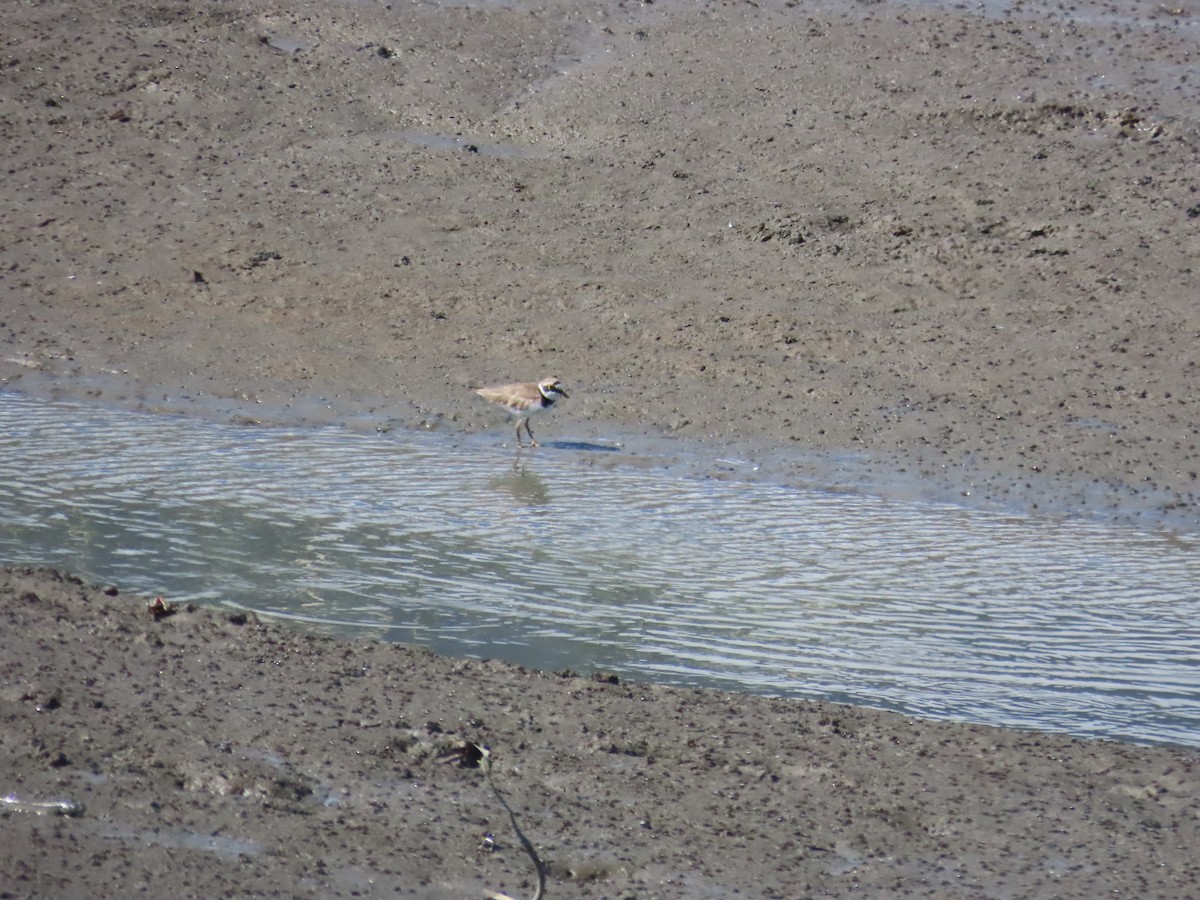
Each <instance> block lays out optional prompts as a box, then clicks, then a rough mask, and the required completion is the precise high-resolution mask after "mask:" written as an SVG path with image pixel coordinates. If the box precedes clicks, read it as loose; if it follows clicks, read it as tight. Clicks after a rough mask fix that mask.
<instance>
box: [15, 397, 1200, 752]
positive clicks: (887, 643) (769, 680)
mask: <svg viewBox="0 0 1200 900" xmlns="http://www.w3.org/2000/svg"><path fill="white" fill-rule="evenodd" d="M405 441H406V442H405V443H401V442H399V441H397V440H396V439H395V438H394V437H373V436H364V435H360V434H354V433H347V432H344V431H340V430H337V429H327V430H314V431H305V430H289V429H279V428H274V429H265V428H248V427H232V426H223V425H217V424H212V423H208V422H203V421H193V420H188V419H182V418H171V417H153V416H146V415H136V414H131V413H127V412H121V411H115V410H106V409H100V408H92V407H88V406H84V405H74V404H56V403H42V402H34V401H30V400H28V399H25V398H22V397H20V396H18V395H12V394H2V393H0V485H3V490H2V491H0V517H2V521H3V523H4V526H3V530H2V531H0V556H3V557H5V558H7V559H8V560H10V561H13V562H31V563H48V564H52V565H57V566H60V567H63V568H67V569H71V570H74V571H77V572H80V573H82V574H86V575H90V576H91V577H94V578H98V579H102V580H109V581H114V582H118V583H120V584H122V585H123V586H125V587H127V588H130V589H136V590H140V591H146V592H150V593H161V594H164V595H166V596H169V597H171V598H172V599H176V600H196V601H202V602H216V603H223V604H229V605H234V606H244V607H250V608H253V609H256V610H258V611H260V612H262V613H264V614H271V615H276V616H281V617H287V618H291V619H295V620H297V621H303V622H306V623H310V624H311V625H312V626H314V627H319V628H321V629H323V630H327V631H332V632H337V633H341V634H345V633H367V634H374V635H377V636H381V637H384V638H386V639H389V640H401V641H407V642H413V643H421V644H425V645H428V646H431V647H433V648H434V649H436V650H439V651H441V652H446V653H455V654H467V655H475V656H497V657H503V658H507V659H510V660H512V661H514V662H519V663H523V664H526V665H530V666H534V667H537V668H543V669H560V668H568V667H569V668H575V669H590V668H602V669H611V670H615V671H618V672H621V673H624V674H625V675H627V676H631V677H642V678H651V679H657V680H663V681H671V682H679V683H687V684H705V685H712V686H719V687H726V688H733V689H741V690H754V691H764V692H771V693H778V694H784V695H791V696H813V697H827V698H830V699H835V700H839V701H847V702H854V703H863V704H869V705H873V706H881V707H886V708H891V709H896V710H901V711H904V712H908V713H911V714H914V715H924V716H936V717H948V718H960V719H969V720H972V721H980V722H987V723H992V724H1001V725H1012V726H1021V727H1030V728H1038V729H1050V730H1061V731H1068V732H1073V733H1076V734H1082V735H1090V736H1103V737H1112V738H1120V739H1128V740H1137V741H1161V742H1169V743H1181V744H1191V745H1200V653H1198V649H1197V648H1198V647H1200V628H1198V626H1197V625H1196V622H1197V621H1200V592H1198V590H1197V587H1196V586H1197V585H1198V584H1200V554H1197V552H1196V549H1197V547H1196V543H1197V541H1196V539H1195V537H1189V536H1184V537H1179V536H1173V537H1168V536H1165V535H1159V534H1154V533H1146V532H1139V531H1135V530H1130V529H1120V528H1111V527H1106V526H1103V525H1100V524H1096V523H1080V522H1071V523H1062V522H1054V521H1048V520H1040V519H1035V518H1028V517H1018V516H1003V515H997V514H992V513H984V512H978V511H972V510H967V509H962V508H958V507H954V506H943V505H918V504H906V503H899V502H888V501H883V500H875V499H870V498H864V497H854V496H845V495H838V494H831V493H822V492H818V491H801V490H795V489H790V488H784V487H777V486H772V485H764V484H746V483H738V482H729V481H716V480H703V479H697V478H694V477H685V476H681V475H676V474H672V473H670V472H665V471H660V472H656V473H653V474H647V473H645V472H642V471H638V470H634V469H633V468H622V467H621V466H604V467H600V466H594V465H588V464H587V463H586V460H585V459H584V454H582V453H578V452H566V451H563V450H558V451H556V450H554V449H553V448H543V451H541V452H539V453H538V454H536V455H528V456H526V457H524V458H523V460H522V461H521V463H520V464H519V465H514V463H513V458H512V456H511V455H510V454H509V453H508V452H506V451H502V450H500V449H497V448H494V447H490V446H484V445H483V444H482V443H475V444H472V443H471V442H470V441H469V440H468V441H466V442H462V443H459V444H458V445H454V444H451V443H450V442H449V441H448V439H446V438H444V437H441V438H439V437H437V436H432V437H429V436H423V435H413V436H409V437H408V438H406V439H405Z"/></svg>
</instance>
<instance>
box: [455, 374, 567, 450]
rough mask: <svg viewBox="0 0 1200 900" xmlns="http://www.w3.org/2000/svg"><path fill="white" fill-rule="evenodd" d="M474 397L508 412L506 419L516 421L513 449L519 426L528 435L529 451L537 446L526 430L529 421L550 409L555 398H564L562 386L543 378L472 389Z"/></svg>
mask: <svg viewBox="0 0 1200 900" xmlns="http://www.w3.org/2000/svg"><path fill="white" fill-rule="evenodd" d="M472 390H473V391H475V393H477V394H478V395H479V396H480V397H483V398H484V399H485V400H490V401H491V402H492V403H495V404H496V405H497V406H502V407H504V409H506V410H508V413H509V415H511V416H513V418H515V419H516V420H517V446H518V447H522V446H524V445H523V444H522V443H521V426H522V425H524V426H525V430H526V431H527V432H528V433H529V442H530V446H531V447H536V446H537V445H538V442H537V439H536V438H534V436H533V430H532V429H531V428H530V427H529V419H530V417H531V416H535V415H537V414H538V413H540V412H545V411H546V410H548V409H549V408H550V407H552V406H553V405H554V404H555V402H556V401H557V400H558V398H559V397H566V396H567V392H566V391H565V390H563V386H562V383H561V382H560V381H559V380H558V379H557V378H543V379H542V380H541V381H528V382H520V383H518V384H499V385H496V386H495V387H477V388H472Z"/></svg>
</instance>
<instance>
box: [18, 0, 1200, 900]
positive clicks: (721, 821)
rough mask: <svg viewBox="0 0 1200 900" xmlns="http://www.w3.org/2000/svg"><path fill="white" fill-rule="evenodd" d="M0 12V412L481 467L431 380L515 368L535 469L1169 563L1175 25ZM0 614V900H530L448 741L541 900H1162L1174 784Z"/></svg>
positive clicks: (561, 10)
mask: <svg viewBox="0 0 1200 900" xmlns="http://www.w3.org/2000/svg"><path fill="white" fill-rule="evenodd" d="M4 21H5V29H4V32H5V36H4V44H3V51H2V54H0V104H2V105H0V137H2V138H3V144H4V148H5V154H4V166H5V171H4V179H3V182H2V186H0V196H2V197H3V200H4V208H5V214H4V215H3V216H2V217H0V340H2V342H3V346H2V348H0V349H2V351H3V352H2V353H0V379H2V381H0V384H2V385H3V386H4V387H6V388H9V389H15V390H20V391H24V392H26V393H29V394H31V395H34V396H44V397H54V396H66V397H73V398H86V397H91V398H95V399H96V400H97V401H98V402H105V403H112V404H118V405H122V406H126V407H129V408H132V409H149V410H157V409H167V410H173V411H184V412H192V413H194V414H204V415H213V414H216V415H221V416H227V417H233V418H237V419H239V420H251V421H263V422H276V421H280V422H282V421H288V422H293V423H294V422H313V423H318V422H329V421H333V422H338V421H342V420H344V419H349V418H351V417H353V416H356V415H359V414H362V413H364V412H366V413H370V414H371V415H372V416H373V421H374V422H375V423H376V424H377V425H379V427H384V428H394V429H405V428H432V429H440V430H445V431H447V432H451V433H454V432H458V431H464V432H465V431H474V430H479V429H483V428H488V429H495V431H496V437H497V440H511V430H510V428H511V426H509V425H508V424H507V423H505V422H504V420H503V417H502V416H498V415H497V414H496V413H495V411H494V410H492V409H490V408H489V407H488V406H487V405H486V404H481V403H480V402H479V398H478V397H475V396H474V395H473V394H471V392H470V391H469V390H467V388H468V387H469V386H471V385H475V384H481V383H488V382H505V381H513V380H535V379H537V378H539V377H542V376H545V375H551V374H553V375H557V376H559V377H560V378H562V380H563V383H564V384H565V385H566V387H567V390H568V391H569V392H570V395H571V396H570V401H564V404H563V408H562V410H561V411H559V412H556V413H555V417H554V418H553V419H550V420H547V421H546V422H544V423H538V425H537V426H535V427H536V428H537V430H538V435H539V438H541V439H542V440H543V441H544V442H545V441H546V440H547V439H551V440H552V439H553V438H554V437H559V438H576V439H580V440H587V439H592V438H596V437H603V436H605V435H608V434H610V433H612V432H614V431H619V432H620V433H622V434H644V435H646V436H648V437H652V438H654V439H655V440H656V441H658V440H662V439H668V440H678V441H686V442H689V443H690V444H691V445H699V446H701V447H706V448H711V449H712V450H713V451H714V453H715V452H721V453H724V452H728V451H730V450H732V451H736V452H745V453H762V454H766V455H770V456H772V458H774V459H780V460H786V459H787V454H788V453H789V452H790V451H792V450H795V451H801V452H803V453H809V452H811V451H816V452H824V451H828V452H829V453H831V454H838V455H842V454H845V453H847V452H854V453H855V454H857V456H858V458H859V459H860V460H861V461H862V462H861V464H862V465H864V466H866V467H868V468H869V469H871V471H872V472H873V473H874V481H875V483H876V485H877V487H878V489H879V490H881V491H887V490H888V487H889V482H890V480H891V478H892V477H893V475H895V476H897V477H899V476H901V475H902V476H903V481H904V483H905V484H906V485H910V486H911V485H912V484H914V483H915V484H917V485H919V486H920V489H921V490H922V491H924V492H927V493H928V494H929V495H931V496H954V497H963V495H967V499H968V501H969V502H979V503H997V504H1004V505H1015V506H1018V507H1020V508H1022V509H1026V510H1033V511H1036V512H1039V513H1044V514H1052V515H1067V516H1075V515H1079V516H1103V517H1105V518H1108V519H1118V520H1122V521H1127V522H1130V523H1133V524H1135V525H1141V526H1144V527H1156V528H1157V527H1167V528H1173V529H1180V530H1187V531H1194V530H1195V528H1196V525H1197V522H1198V521H1200V518H1198V516H1197V498H1198V493H1197V477H1198V476H1197V472H1200V455H1198V453H1197V447H1196V441H1197V433H1196V432H1197V422H1200V415H1198V413H1200V410H1198V408H1197V402H1198V401H1197V397H1196V392H1195V389H1194V385H1195V383H1196V379H1197V376H1198V375H1200V372H1198V371H1197V368H1198V360H1200V352H1198V351H1197V347H1200V306H1198V304H1197V302H1196V272H1195V266H1196V262H1197V259H1200V188H1198V185H1197V179H1196V174H1195V173H1196V172H1197V171H1200V159H1198V156H1200V154H1198V148H1200V115H1198V109H1200V106H1198V104H1197V92H1198V85H1197V82H1196V81H1195V79H1194V78H1193V77H1192V76H1191V69H1192V68H1193V67H1194V61H1195V41H1194V33H1195V28H1196V21H1195V19H1194V18H1193V17H1191V15H1190V14H1189V12H1188V10H1186V9H1183V8H1179V9H1175V8H1172V7H1169V6H1162V5H1159V4H1150V3H1145V4H1140V3H1139V4H1132V5H1130V4H1123V5H1121V8H1120V9H1118V8H1117V7H1115V6H1114V7H1108V6H1106V5H1104V4H1076V5H1074V7H1073V8H1072V10H1070V11H1069V12H1068V11H1064V10H1062V9H1059V8H1057V7H1050V6H1048V5H1042V4H1035V3H1024V4H1014V5H1012V6H1010V7H1007V8H1005V9H1004V10H1002V11H1001V10H995V9H993V8H991V7H988V6H986V5H985V6H984V7H983V10H982V11H976V10H971V11H968V10H964V9H952V8H943V7H940V6H937V5H934V4H925V3H913V4H909V5H906V4H886V5H885V4H870V3H819V4H803V5H801V4H792V3H788V2H779V3H774V2H762V3H755V4H751V3H683V2H663V0H659V2H656V3H643V4H633V3H611V4H587V3H576V2H571V0H563V2H547V3H534V2H531V3H524V2H511V3H479V4H471V3H457V2H447V3H443V4H435V3H392V4H375V3H359V2H344V3H342V2H309V0H298V2H289V3H286V4H284V3H276V2H268V0H213V2H208V3H204V4H200V5H196V4H191V3H185V2H181V0H159V2H153V3H151V2H147V0H123V2H120V3H112V4H79V3H74V4H70V3H65V2H57V0H50V2H45V3H38V4H14V5H11V7H10V8H6V10H5V13H4ZM568 403H569V405H568ZM550 452H553V451H550ZM781 465H783V466H784V469H785V470H786V463H781ZM797 466H799V464H797ZM797 471H798V469H797ZM786 475H787V472H786V471H785V472H784V476H785V477H786ZM907 489H909V488H906V490H907ZM118 588H119V586H117V588H111V589H110V591H116V590H117V589H118ZM0 599H2V601H3V602H2V607H0V608H2V609H3V610H4V615H5V617H6V621H7V623H8V628H7V629H6V639H5V641H4V642H3V646H2V649H0V668H2V669H3V671H4V684H3V691H4V695H3V697H2V698H0V700H2V707H0V708H2V709H3V717H4V721H5V727H4V730H3V734H2V735H0V742H3V744H4V757H3V758H4V760H5V762H4V763H2V764H0V766H3V769H2V770H0V771H3V772H4V776H3V777H4V784H3V785H0V790H3V792H4V793H5V794H7V795H8V798H7V799H5V800H4V801H3V804H2V806H3V809H0V815H3V816H4V817H5V818H4V826H5V834H6V840H5V842H4V848H3V849H2V850H0V854H2V855H0V873H2V875H0V877H2V879H3V881H2V883H0V892H7V895H8V896H15V897H26V896H28V897H33V896H62V897H70V896H80V897H82V896H97V895H107V896H117V895H128V894H132V893H135V892H140V893H144V894H149V895H151V896H159V895H166V894H171V893H175V894H180V895H186V896H215V895H219V894H228V895H231V896H243V895H245V896H297V895H321V896H347V895H352V894H355V893H357V894H361V895H377V894H383V893H396V892H400V893H405V892H407V893H409V894H412V895H416V896H430V897H441V896H444V897H460V896H477V895H481V894H482V893H483V892H484V891H487V890H491V891H504V892H507V893H512V894H513V895H514V896H525V895H528V894H530V893H532V889H533V886H534V884H535V879H534V878H533V869H532V863H531V861H530V859H529V858H528V857H527V856H526V854H525V853H524V852H523V850H522V847H521V844H520V842H519V840H518V839H517V838H516V837H515V835H514V833H513V832H512V829H511V822H510V821H509V818H508V814H507V813H506V812H505V811H504V809H503V807H502V806H501V805H500V803H499V801H498V798H497V796H496V794H495V792H494V791H493V790H492V786H491V785H490V784H489V783H488V781H487V779H486V778H485V776H484V772H483V770H482V769H480V768H478V767H477V766H472V765H463V764H462V763H463V762H466V763H470V762H472V760H471V759H470V758H469V757H470V755H471V753H470V751H468V750H466V749H465V748H467V747H468V746H469V745H473V744H475V743H481V744H487V745H488V746H490V748H491V752H492V759H493V761H494V768H493V770H492V771H493V775H494V782H495V787H496V788H497V789H499V790H500V791H501V792H502V795H503V796H504V797H505V798H507V800H508V801H509V802H510V803H511V805H512V807H513V809H514V811H515V812H516V814H517V819H518V822H519V823H520V827H521V828H522V829H523V830H524V831H525V832H526V833H527V834H528V835H529V837H530V839H531V840H532V841H533V843H534V845H535V847H536V848H537V851H538V852H539V853H540V854H541V856H542V857H543V858H544V860H545V861H546V865H547V879H548V882H547V890H546V894H547V896H550V897H553V896H566V897H570V896H579V897H584V896H587V897H628V898H632V897H668V896H676V897H706V896H730V895H733V894H734V893H735V892H738V893H739V895H740V896H744V897H757V896H761V897H800V896H825V895H835V896H840V895H842V894H850V893H857V894H861V893H863V892H864V891H865V892H866V893H867V894H868V895H873V896H905V895H916V896H956V897H957V896H987V897H1000V896H1018V897H1092V896H1096V894H1097V892H1098V891H1105V892H1108V891H1114V890H1117V891H1121V892H1122V893H1125V894H1133V895H1137V896H1189V895H1192V894H1194V893H1196V892H1197V890H1200V878H1198V877H1197V866H1196V864H1195V863H1194V862H1193V861H1192V856H1193V855H1194V854H1193V853H1192V852H1191V849H1190V848H1192V847H1194V846H1195V845H1196V834H1195V831H1196V823H1197V821H1198V806H1197V804H1198V801H1197V799H1196V798H1197V797H1198V796H1200V792H1198V791H1197V787H1198V785H1197V774H1196V756H1197V755H1196V751H1195V750H1192V749H1166V748H1145V747H1132V746H1122V745H1116V744H1110V743H1104V742H1085V741H1078V740H1073V739H1069V738H1064V737H1057V736H1049V735H1034V734H1024V733H1016V732H1005V731H999V730H995V729H988V728H982V727H976V726H970V725H956V724H945V723H942V724H938V723H926V722H914V721H910V720H907V719H904V718H902V717H897V716H892V715H888V714H885V713H880V712H876V711H871V710H855V709H848V708H843V707H835V706H829V705H824V704H817V703H802V702H793V701H786V702H785V701H779V700H771V699H766V698H749V697H742V696H732V695H725V694H719V693H708V692H701V691H685V690H678V689H670V688H664V687H656V686H649V685H629V684H625V683H623V682H621V680H620V679H619V678H618V679H616V682H615V683H614V682H613V681H612V680H611V679H608V678H607V677H604V676H602V677H601V678H600V680H593V679H592V678H591V673H583V674H582V675H560V674H553V673H538V672H530V671H521V670H516V669H513V668H511V667H508V666H505V665H503V664H499V663H494V662H488V663H484V662H478V661H464V660H450V659H440V658H438V657H436V656H433V655H431V654H427V653H424V652H422V651H419V650H413V649H411V648H402V647H395V646H380V645H372V644H364V643H337V642H333V641H328V640H325V639H320V638H315V637H311V636H306V635H301V634H296V633H293V632H290V631H287V630H285V629H282V628H279V627H277V626H275V625H270V624H265V623H262V622H258V621H256V620H254V619H253V618H252V617H251V618H249V619H246V620H244V621H231V620H230V619H229V617H228V616H227V615H226V614H223V613H219V612H215V611H208V610H195V611H189V610H179V611H176V612H175V613H174V614H173V615H170V616H165V617H160V618H153V617H151V615H150V613H149V612H148V609H147V608H148V605H149V604H150V602H151V600H152V598H145V597H126V596H124V595H122V594H120V593H112V594H107V593H105V592H104V591H103V590H101V589H99V588H96V587H93V586H89V585H86V584H83V583H81V582H78V581H77V580H74V579H72V578H71V577H70V576H64V575H61V574H59V573H54V572H49V571H45V570H41V571H31V570H5V571H4V572H3V573H2V575H0ZM167 599H168V601H169V598H167ZM439 760H441V761H439ZM57 801H62V802H63V803H64V804H66V805H61V806H59V807H58V808H57V809H55V808H53V807H50V806H40V805H38V804H42V803H53V802H57ZM73 803H74V804H79V805H81V806H82V807H83V809H77V808H75V807H73V806H71V805H70V804H73ZM56 813H58V814H56ZM64 813H75V814H72V815H66V814H64ZM487 833H491V834H492V835H493V836H494V837H493V838H492V839H491V840H488V839H486V838H485V835H486V834H487Z"/></svg>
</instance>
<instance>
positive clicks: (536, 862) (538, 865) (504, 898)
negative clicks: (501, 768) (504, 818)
mask: <svg viewBox="0 0 1200 900" xmlns="http://www.w3.org/2000/svg"><path fill="white" fill-rule="evenodd" d="M475 746H476V747H478V748H479V752H480V753H481V754H482V762H483V775H484V777H485V778H486V779H487V783H488V784H489V785H491V788H492V793H494V794H495V795H496V799H497V800H499V801H500V805H501V806H503V807H504V810H505V812H507V813H508V818H509V821H511V822H512V827H513V831H515V832H516V833H517V840H519V841H520V842H521V846H522V847H524V848H525V852H526V853H528V854H529V858H530V859H531V860H533V867H534V869H536V870H537V878H538V886H537V890H536V891H534V894H533V900H542V895H543V894H544V893H545V891H546V866H545V864H544V863H543V862H542V859H541V857H540V856H538V855H537V851H536V850H534V849H533V844H532V843H531V842H530V840H529V838H527V837H525V832H523V831H522V830H521V826H520V825H518V824H517V814H516V813H514V812H513V811H512V807H511V806H509V805H508V801H507V800H505V799H504V795H503V794H501V793H500V788H498V787H496V782H494V781H493V780H492V754H491V752H490V751H489V750H488V748H487V747H479V745H478V744H476V745H475ZM487 897H488V900H513V898H512V897H510V896H508V895H507V894H488V895H487Z"/></svg>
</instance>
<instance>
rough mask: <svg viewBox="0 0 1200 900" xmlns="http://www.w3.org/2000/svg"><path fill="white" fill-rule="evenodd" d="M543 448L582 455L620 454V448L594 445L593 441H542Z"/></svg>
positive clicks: (608, 445) (609, 445)
mask: <svg viewBox="0 0 1200 900" xmlns="http://www.w3.org/2000/svg"><path fill="white" fill-rule="evenodd" d="M541 445H542V446H543V447H553V448H554V449H555V450H576V451H579V452H582V453H618V452H620V450H621V448H620V447H614V446H612V445H611V444H593V443H592V442H591V441H542V442H541Z"/></svg>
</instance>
